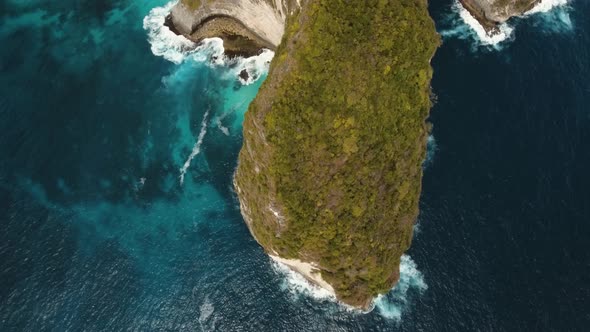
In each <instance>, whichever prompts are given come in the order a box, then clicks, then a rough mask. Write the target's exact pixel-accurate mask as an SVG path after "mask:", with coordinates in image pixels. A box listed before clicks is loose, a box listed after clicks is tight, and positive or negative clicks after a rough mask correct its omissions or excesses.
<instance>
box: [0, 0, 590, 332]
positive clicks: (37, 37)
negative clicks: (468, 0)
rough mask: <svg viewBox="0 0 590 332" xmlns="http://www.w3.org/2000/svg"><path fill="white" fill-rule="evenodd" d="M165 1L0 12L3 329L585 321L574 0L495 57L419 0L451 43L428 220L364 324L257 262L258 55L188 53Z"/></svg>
mask: <svg viewBox="0 0 590 332" xmlns="http://www.w3.org/2000/svg"><path fill="white" fill-rule="evenodd" d="M166 6H167V3H166V1H160V0H152V1H143V2H134V1H131V0H104V1H90V0H88V1H73V0H67V1H61V2H58V3H56V2H51V1H42V0H29V1H16V0H14V1H7V0H4V1H2V2H0V17H1V18H2V20H1V23H0V42H1V44H2V48H0V72H1V73H2V75H1V76H0V86H1V87H2V94H1V95H0V153H1V155H2V158H0V222H1V223H2V229H3V232H1V233H0V281H1V284H2V287H1V288H0V330H2V331H23V330H24V331H42V330H54V331H98V330H104V331H117V330H137V331H160V330H188V331H191V330H203V331H212V330H217V331H256V330H262V331H284V330H289V331H340V330H367V331H372V330H416V329H420V330H443V329H447V330H449V329H451V330H453V329H455V330H474V329H480V330H514V329H517V328H524V327H531V326H532V327H537V328H538V329H541V330H542V329H563V330H581V329H582V327H583V326H586V325H585V324H587V323H588V321H589V320H590V318H589V317H588V316H587V313H584V310H583V308H585V307H587V306H585V304H588V299H589V294H588V289H589V287H588V286H589V285H588V282H587V280H584V279H583V277H582V276H583V275H587V273H586V272H589V271H588V266H590V265H588V262H589V261H590V260H588V254H587V253H586V251H585V248H586V244H587V243H588V242H587V240H588V239H589V238H590V236H589V234H590V233H589V231H588V225H587V221H588V220H590V217H589V211H588V209H587V202H589V201H590V199H589V197H588V193H587V191H586V190H585V188H587V187H588V186H589V185H590V179H589V177H588V175H587V173H586V172H585V171H584V170H585V169H586V168H587V167H588V166H590V156H589V155H588V151H590V149H588V144H589V143H590V137H589V136H588V129H589V122H590V117H589V113H588V111H587V107H586V105H587V103H588V101H589V100H590V96H589V92H590V86H588V80H587V77H588V74H589V69H588V68H589V67H590V66H588V59H589V57H588V47H589V45H590V43H589V42H588V40H589V39H588V33H589V31H590V28H589V27H588V20H587V18H585V17H584V15H583V13H584V12H585V11H586V12H587V10H588V6H587V5H586V4H585V3H581V2H576V3H573V4H572V6H571V7H568V8H569V9H568V10H560V11H552V12H551V13H549V14H543V15H538V16H536V17H535V18H527V19H522V20H514V21H513V22H511V24H512V25H513V26H514V32H513V35H512V36H511V37H510V38H509V40H507V41H506V42H504V43H502V44H498V45H494V46H493V47H491V46H489V45H488V46H482V45H481V43H480V42H477V39H475V38H474V35H473V33H472V32H471V30H469V29H468V27H467V26H465V25H464V24H462V23H461V22H460V21H459V20H458V14H457V13H456V11H453V9H452V3H451V2H447V1H444V2H440V3H432V4H431V7H432V8H431V11H432V13H433V17H434V18H435V20H436V22H437V26H438V28H439V31H440V32H441V33H443V36H444V44H443V46H442V47H441V49H440V50H439V52H438V53H437V55H436V57H435V58H434V59H433V66H434V68H435V73H436V74H435V78H434V81H433V88H434V91H435V93H436V94H437V95H438V104H437V105H436V106H435V108H434V109H433V116H432V121H433V122H434V125H435V129H434V136H433V137H431V139H430V140H429V154H428V158H427V160H426V161H425V164H424V167H425V179H424V194H423V197H422V201H421V202H422V203H421V204H422V211H423V213H422V215H421V217H420V219H419V224H418V225H417V226H416V238H415V240H414V243H413V246H412V249H411V250H410V252H409V254H408V255H406V256H404V258H403V264H402V267H401V268H402V274H401V275H402V279H401V282H400V284H399V285H398V286H397V287H396V288H395V289H394V290H392V292H391V293H390V294H387V295H386V296H383V297H380V298H379V299H377V300H376V308H375V310H373V311H372V312H370V313H359V312H355V311H350V310H349V309H347V308H344V307H342V306H339V305H338V304H336V303H334V302H333V300H332V299H331V298H330V297H329V296H327V295H326V294H323V293H322V292H319V291H318V290H317V289H313V288H311V287H310V286H309V285H308V284H307V283H306V282H305V281H303V280H301V279H300V278H297V276H296V275H293V274H292V273H289V272H288V271H287V270H285V269H284V268H282V267H280V266H277V265H274V264H273V263H271V262H270V260H269V259H268V257H267V256H266V255H265V254H264V253H263V251H262V249H261V248H260V247H259V246H258V245H257V244H256V242H255V241H254V240H253V239H252V238H251V236H250V235H249V233H248V230H247V228H246V227H245V225H244V222H243V220H242V218H241V216H240V213H239V205H238V203H237V199H236V197H235V194H234V192H233V189H232V183H231V180H232V175H233V172H234V169H235V167H236V162H237V154H238V152H239V149H240V147H241V141H242V136H241V135H242V134H241V123H242V120H243V116H244V112H245V111H246V109H247V106H248V104H249V102H250V101H251V100H252V99H253V98H254V96H255V94H256V92H257V90H258V88H259V87H260V84H262V82H263V80H264V77H265V68H266V67H267V65H268V61H269V60H270V58H271V57H272V54H270V53H264V54H262V55H260V56H258V57H256V58H253V59H248V60H243V59H241V60H234V61H229V60H227V59H224V58H223V57H221V56H220V54H219V52H220V45H219V41H216V40H209V41H208V42H207V43H206V44H204V45H201V46H198V47H197V45H193V44H192V43H189V42H187V41H183V40H182V39H180V38H177V37H175V36H173V34H171V33H169V31H166V30H161V23H162V21H163V17H164V15H165V13H166V8H168V7H166ZM168 6H169V5H168ZM548 45H551V46H550V47H548ZM558 55H559V58H558V57H557V56H558ZM545 66H546V67H545ZM242 69H247V70H248V71H249V72H250V74H251V77H253V80H252V81H249V82H242V81H240V80H239V79H238V78H237V73H239V72H240V71H241V70H242ZM518 69H522V71H519V70H518ZM531 73H537V75H538V77H537V76H535V77H536V79H534V80H529V79H528V78H527V77H530V75H531ZM539 77H542V78H544V79H539ZM563 77H567V80H566V79H562V78H563ZM465 82H470V84H469V85H468V86H466V84H465ZM465 91H468V92H469V93H466V92H465ZM515 91H517V92H515ZM498 96H504V97H503V98H504V99H503V98H500V97H498ZM549 106H551V107H549ZM521 109H522V110H523V111H522V112H519V110H521ZM475 111H477V112H476V113H475ZM474 114H477V116H476V115H474ZM515 142H516V143H515ZM519 148H522V149H519ZM505 160H510V161H511V162H512V163H513V164H514V165H513V167H506V166H505V162H504V161H505ZM564 165H565V166H564ZM526 188H531V189H530V190H527V189H526ZM517 202H518V203H517ZM520 202H522V204H520ZM548 202H558V203H556V204H548ZM523 211H526V212H527V213H524V212H523ZM549 234H551V236H549ZM457 239H460V240H459V241H458V240H457ZM551 245H552V246H557V247H559V248H561V249H560V250H555V251H549V250H544V249H543V248H549V247H550V246H551ZM564 257H565V258H564ZM503 270H505V271H508V272H509V277H506V276H504V275H503V274H501V273H498V272H497V271H503ZM508 272H507V273H508ZM540 276H542V277H540ZM551 289H554V290H555V291H553V290H551ZM555 312H557V313H559V315H558V316H559V317H554V318H552V319H541V320H540V321H537V319H538V317H546V316H550V315H552V314H553V313H555Z"/></svg>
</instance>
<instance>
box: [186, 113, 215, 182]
mask: <svg viewBox="0 0 590 332" xmlns="http://www.w3.org/2000/svg"><path fill="white" fill-rule="evenodd" d="M207 117H209V110H207V112H205V115H204V116H203V121H202V122H201V131H200V132H199V137H198V138H197V142H196V143H195V145H194V146H193V151H192V152H191V154H190V156H188V159H187V160H186V161H185V162H184V165H183V166H182V168H181V169H180V185H182V184H183V183H184V175H185V174H186V171H187V170H188V168H189V167H190V166H191V161H193V158H195V157H196V156H197V155H198V154H199V153H200V152H201V144H203V139H204V138H205V134H207Z"/></svg>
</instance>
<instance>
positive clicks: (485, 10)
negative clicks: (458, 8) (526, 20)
mask: <svg viewBox="0 0 590 332" xmlns="http://www.w3.org/2000/svg"><path fill="white" fill-rule="evenodd" d="M460 2H461V4H462V5H463V7H465V9H467V10H468V11H469V12H470V13H471V15H472V16H473V17H475V18H476V19H477V20H478V21H479V22H480V23H481V25H482V26H483V27H484V28H485V29H486V30H487V31H489V32H492V33H493V32H494V31H495V29H496V27H497V25H498V24H500V23H503V22H505V21H507V20H508V19H509V18H511V17H513V16H519V15H522V14H524V13H525V12H527V11H529V10H530V9H531V8H533V7H534V6H535V5H536V4H538V3H539V2H540V0H460Z"/></svg>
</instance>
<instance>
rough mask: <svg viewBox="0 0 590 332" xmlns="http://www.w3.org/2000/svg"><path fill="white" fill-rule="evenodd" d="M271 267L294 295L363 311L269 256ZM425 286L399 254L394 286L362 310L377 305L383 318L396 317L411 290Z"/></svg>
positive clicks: (412, 264)
mask: <svg viewBox="0 0 590 332" xmlns="http://www.w3.org/2000/svg"><path fill="white" fill-rule="evenodd" d="M271 264H272V267H273V269H274V270H275V271H276V272H277V273H278V274H279V275H281V277H282V278H283V280H282V283H281V288H282V289H283V290H286V291H288V292H289V293H290V294H291V295H292V296H293V298H294V299H298V298H300V297H301V296H308V297H310V298H312V299H314V300H317V301H321V302H324V301H329V302H332V303H337V304H338V308H339V309H340V310H345V311H349V312H354V313H363V311H361V310H358V309H355V308H353V307H351V306H348V305H345V304H343V303H341V302H338V301H337V299H336V297H335V296H334V294H333V293H332V292H330V291H327V290H326V289H323V288H321V287H318V286H316V285H314V284H312V283H310V282H309V281H308V280H307V279H305V278H304V277H303V276H302V275H301V274H299V273H297V272H295V271H293V270H291V269H290V268H289V267H288V266H286V265H283V264H280V263H278V262H276V261H274V260H272V259H271ZM427 288H428V285H426V283H425V282H424V277H423V275H422V272H420V271H419V270H418V267H417V266H416V263H415V262H414V261H413V260H412V258H411V257H410V256H409V255H402V257H401V264H400V279H399V282H398V283H397V284H396V286H395V287H394V288H393V289H392V290H391V291H390V292H389V293H388V294H384V295H379V296H377V297H376V298H375V299H373V303H372V304H371V307H370V308H369V310H367V311H366V312H371V311H372V310H373V309H374V308H377V310H378V311H379V314H380V315H381V316H383V317H384V318H387V319H395V320H400V319H401V316H402V313H403V310H404V309H405V308H406V306H407V304H408V295H409V294H410V293H411V292H418V293H422V292H424V291H425V290H426V289H427Z"/></svg>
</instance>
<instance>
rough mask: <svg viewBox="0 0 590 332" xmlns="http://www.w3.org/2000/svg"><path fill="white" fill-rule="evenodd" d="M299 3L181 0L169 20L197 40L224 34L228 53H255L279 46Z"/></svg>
mask: <svg viewBox="0 0 590 332" xmlns="http://www.w3.org/2000/svg"><path fill="white" fill-rule="evenodd" d="M296 6H297V2H296V1H295V0H202V1H201V0H181V1H179V2H178V3H177V4H176V5H175V6H174V7H173V8H172V12H171V13H170V15H169V17H168V19H167V24H168V26H170V27H171V29H172V30H173V31H175V32H177V33H178V34H182V35H184V36H186V37H187V38H189V39H191V40H193V41H195V42H199V41H201V40H202V39H204V38H210V37H220V38H222V39H223V40H224V47H225V50H226V52H227V53H237V54H241V55H251V54H256V53H257V52H258V51H259V50H260V49H261V48H268V49H273V50H274V49H276V47H277V46H278V45H279V43H280V42H281V38H282V36H283V33H284V30H285V20H286V18H287V15H289V13H290V12H292V11H293V10H294V8H295V7H296Z"/></svg>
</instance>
